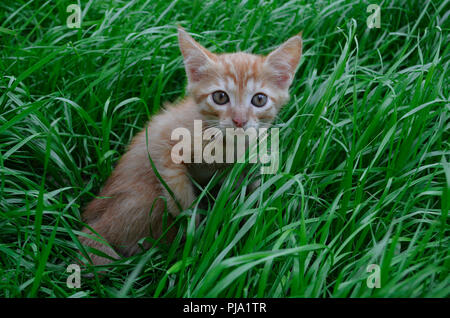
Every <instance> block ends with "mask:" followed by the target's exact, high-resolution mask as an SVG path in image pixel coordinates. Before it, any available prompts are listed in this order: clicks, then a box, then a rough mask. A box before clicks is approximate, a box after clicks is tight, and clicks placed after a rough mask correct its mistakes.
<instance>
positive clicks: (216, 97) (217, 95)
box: [212, 91, 230, 105]
mask: <svg viewBox="0 0 450 318" xmlns="http://www.w3.org/2000/svg"><path fill="white" fill-rule="evenodd" d="M212 98H213V101H214V103H216V104H217V105H223V104H226V103H228V101H229V100H230V99H229V98H228V95H227V93H225V92H224V91H217V92H214V93H213V94H212Z"/></svg>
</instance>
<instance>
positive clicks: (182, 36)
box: [178, 26, 216, 83]
mask: <svg viewBox="0 0 450 318" xmlns="http://www.w3.org/2000/svg"><path fill="white" fill-rule="evenodd" d="M178 42H179V45H180V50H181V53H182V54H183V58H184V65H185V67H186V73H187V76H188V79H189V83H193V82H198V81H200V80H202V79H205V77H207V76H208V72H207V70H208V67H209V66H211V65H212V64H213V63H214V60H215V59H216V57H215V55H214V54H213V53H211V52H209V51H208V50H207V49H205V48H204V47H203V46H201V45H200V44H199V43H197V42H196V41H195V40H194V39H193V38H192V37H191V36H190V35H189V34H188V33H187V32H186V31H185V30H184V29H183V28H182V27H181V26H178Z"/></svg>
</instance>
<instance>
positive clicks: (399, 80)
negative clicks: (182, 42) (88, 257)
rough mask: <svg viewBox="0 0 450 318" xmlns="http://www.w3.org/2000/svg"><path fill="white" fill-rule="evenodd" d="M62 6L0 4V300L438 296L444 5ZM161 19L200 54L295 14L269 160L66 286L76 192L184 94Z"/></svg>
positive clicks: (237, 43)
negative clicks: (175, 228)
mask: <svg viewBox="0 0 450 318" xmlns="http://www.w3.org/2000/svg"><path fill="white" fill-rule="evenodd" d="M372 2H374V3H378V4H381V25H380V28H368V26H367V24H366V20H367V18H368V17H369V15H370V14H372V13H371V12H367V7H368V6H369V4H371V3H372ZM71 3H75V0H74V1H43V0H42V1H25V0H17V1H2V2H0V57H1V58H0V71H1V73H0V296H1V297H117V296H119V297H124V296H126V297H153V296H155V297H216V296H220V297H449V295H450V279H449V267H450V258H449V243H450V242H449V220H448V217H447V215H448V210H449V205H450V203H449V202H450V200H449V199H450V194H449V188H450V163H449V162H450V157H449V155H450V149H449V126H450V123H449V110H450V106H449V81H448V79H449V75H450V72H449V54H450V51H449V46H448V43H449V33H448V31H449V23H448V18H449V11H448V10H449V7H450V6H449V1H447V0H443V1H438V0H436V1H419V0H418V1H408V0H386V1H383V2H380V1H351V0H348V1H347V0H345V1H344V0H342V1H310V2H309V1H295V0H293V1H252V0H249V1H213V0H205V1H195V0H194V1H192V0H179V1H172V2H169V1H162V0H161V1H156V0H147V1H144V0H143V1H138V0H134V1H133V0H132V1H125V0H123V1H119V0H110V1H92V0H91V1H82V3H81V9H82V14H83V18H82V23H81V28H80V29H69V28H68V27H67V26H66V20H67V17H68V16H69V15H70V13H67V12H66V8H67V6H68V5H69V4H71ZM177 24H180V25H182V26H183V27H184V28H185V29H186V30H187V31H189V32H190V33H191V34H192V35H193V36H194V38H196V39H197V40H198V41H199V42H200V43H202V44H203V45H205V46H206V47H208V48H209V49H211V50H212V51H214V52H232V51H237V50H242V51H249V52H253V53H258V54H266V53H268V52H270V51H271V50H272V49H274V48H275V47H276V46H277V45H279V44H281V43H282V42H283V41H285V40H286V39H287V38H289V37H290V36H292V35H295V34H297V33H298V32H299V31H301V30H303V36H304V55H303V57H302V62H301V64H300V67H299V70H298V72H297V76H296V79H295V81H294V83H293V85H292V87H291V95H292V98H291V101H290V102H289V103H288V104H287V105H286V106H285V107H284V109H283V111H282V112H281V114H280V116H279V119H278V120H277V122H276V126H277V127H279V128H280V140H281V142H280V150H281V153H282V158H281V166H280V169H279V171H278V173H277V174H275V175H266V176H265V177H264V180H263V183H262V186H261V187H260V188H259V189H258V190H257V191H256V192H254V193H253V194H251V195H245V189H246V187H247V184H248V180H247V181H245V182H244V183H243V184H242V185H241V186H240V187H238V188H237V189H236V188H235V187H233V182H234V180H235V179H236V175H237V174H238V173H239V172H240V169H241V168H242V167H241V166H236V167H235V168H234V169H233V171H232V172H231V175H230V176H229V177H228V178H227V181H226V182H225V183H224V185H223V186H222V187H221V189H220V192H219V194H218V195H217V197H211V196H209V195H208V189H209V188H206V189H204V190H203V191H202V196H203V197H205V198H206V199H207V201H208V202H209V204H210V205H209V208H208V209H207V210H201V209H200V208H198V207H196V206H194V207H193V209H192V210H189V211H185V212H184V213H182V215H181V216H180V217H179V219H177V223H178V224H179V225H180V230H179V235H178V237H177V239H176V240H175V242H174V243H173V244H172V245H164V244H163V243H159V244H157V245H156V246H155V247H153V248H151V249H150V250H148V251H144V252H142V253H140V254H138V255H136V256H133V257H131V258H127V259H123V260H120V261H117V262H115V263H113V264H111V265H109V266H107V267H105V268H102V270H104V271H106V272H107V273H106V275H105V274H104V275H103V276H98V275H97V274H96V275H95V277H94V278H86V277H84V276H83V277H82V278H81V288H78V289H70V288H68V287H67V286H66V280H67V278H68V275H69V273H67V272H66V268H67V266H68V265H69V264H71V263H74V262H75V261H74V258H75V257H76V255H77V253H78V250H79V249H80V243H79V242H78V240H77V238H76V237H77V234H78V233H79V231H80V229H81V227H82V223H81V221H80V214H81V212H82V210H83V207H84V206H85V205H86V204H87V202H88V201H90V200H91V199H92V198H93V197H94V196H95V195H96V194H97V193H98V191H99V189H100V188H101V186H102V184H103V183H104V182H105V181H106V179H107V177H108V175H109V174H110V173H111V171H112V169H113V168H114V165H115V164H116V163H117V161H118V159H119V158H120V156H121V154H123V152H124V150H125V148H126V145H127V144H128V143H129V142H130V140H131V138H132V137H133V136H134V135H135V134H136V133H137V132H138V131H139V130H140V129H141V128H142V127H143V126H144V124H145V122H146V121H147V120H148V118H149V116H152V115H153V114H155V113H156V112H158V111H159V110H160V109H161V108H162V107H164V106H163V105H164V103H165V102H166V101H175V100H177V99H178V98H179V97H182V96H183V95H184V93H185V84H186V77H185V73H184V68H183V64H182V58H181V54H180V52H179V49H178V44H177V37H176V26H177ZM194 212H195V213H203V214H206V215H207V217H206V218H204V220H203V221H202V223H201V224H200V226H199V227H198V228H194V226H193V222H192V221H193V217H192V216H193V213H194ZM183 234H185V236H186V237H185V242H181V240H182V236H183ZM370 264H375V265H378V266H379V267H376V268H379V270H380V271H379V272H380V275H381V280H380V288H369V286H368V284H367V280H368V278H369V276H370V275H372V272H368V271H367V267H368V266H369V265H370ZM90 270H91V271H92V270H93V269H92V268H91V269H90ZM375 274H376V271H375ZM369 281H370V279H369Z"/></svg>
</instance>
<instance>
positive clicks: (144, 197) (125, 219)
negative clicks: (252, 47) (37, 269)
mask: <svg viewBox="0 0 450 318" xmlns="http://www.w3.org/2000/svg"><path fill="white" fill-rule="evenodd" d="M178 40H179V46H180V49H181V53H182V55H183V57H184V64H185V69H186V73H187V77H188V86H187V92H188V95H187V97H186V98H185V99H184V100H182V101H181V102H179V103H177V104H176V105H170V106H166V109H165V110H164V111H162V112H161V113H160V114H158V115H156V116H154V117H153V118H152V119H151V121H150V122H149V123H148V124H147V126H146V127H145V128H144V129H143V130H142V131H141V132H140V133H139V134H138V135H137V136H136V137H134V139H133V141H132V142H131V145H130V146H129V149H128V151H127V152H126V153H125V154H124V155H123V157H122V158H121V159H120V161H119V163H118V165H117V167H116V168H115V170H114V171H113V173H112V175H111V176H110V177H109V179H108V180H107V182H106V184H105V186H104V187H103V189H102V191H101V193H100V195H99V196H100V197H101V198H100V197H98V198H95V199H94V200H93V201H92V202H90V203H89V205H88V206H87V208H86V210H85V212H84V213H83V219H84V222H86V224H88V225H89V227H91V228H92V229H94V230H95V231H96V232H98V233H99V234H100V235H101V236H102V237H103V238H104V239H106V241H107V242H108V243H109V244H110V246H112V247H114V248H115V249H116V250H117V251H118V252H119V253H120V254H121V255H123V256H130V255H133V254H135V253H137V252H138V251H139V250H140V247H139V246H138V244H137V243H138V241H139V240H140V239H142V238H144V237H148V236H150V235H151V236H152V237H153V238H155V239H157V238H159V237H160V236H161V235H162V234H163V232H164V229H163V215H164V209H165V205H166V203H165V202H164V200H161V199H160V198H159V199H158V197H160V196H163V197H165V198H166V201H167V211H168V212H169V213H168V214H169V217H168V224H170V223H171V222H173V220H174V218H175V217H176V216H177V215H178V214H179V213H180V209H179V207H178V205H177V204H176V202H175V201H174V200H173V199H172V197H171V196H170V194H169V193H168V191H167V190H166V188H165V187H164V186H163V185H162V184H161V183H160V181H159V179H158V177H157V176H156V175H155V173H154V171H153V169H152V167H151V164H150V161H149V155H150V157H151V159H152V160H153V162H154V165H155V167H156V169H157V171H158V172H159V174H160V176H161V178H162V179H163V180H164V181H165V182H166V184H167V185H168V186H169V187H170V189H171V190H172V192H173V194H174V195H175V198H176V199H177V201H178V203H179V204H180V206H181V209H183V210H185V209H188V208H189V207H190V206H191V204H192V203H193V202H194V200H195V199H196V197H195V194H194V187H193V185H192V183H191V181H190V178H189V176H191V177H192V178H193V179H194V180H199V181H202V183H204V181H206V180H208V179H209V178H210V177H211V176H212V175H213V173H214V172H215V171H216V170H217V169H222V168H223V166H225V165H226V164H223V165H221V164H217V163H214V164H209V165H208V164H205V163H203V164H195V163H185V162H181V163H175V162H174V160H172V158H171V151H172V147H173V146H174V145H175V144H176V143H177V142H178V141H177V140H172V139H171V134H172V131H173V130H174V129H176V128H179V127H183V128H186V129H188V130H189V131H190V132H192V131H193V127H194V120H202V123H203V126H204V127H203V128H207V127H209V126H214V127H218V128H220V129H222V130H224V129H225V128H227V127H240V128H243V129H247V128H250V127H254V128H256V129H257V128H258V127H267V126H268V125H270V124H271V123H272V121H273V120H274V119H275V117H276V115H277V113H278V112H279V110H280V108H281V106H282V105H283V104H285V103H286V102H287V100H288V98H289V92H288V90H289V86H290V85H291V83H292V80H293V77H294V75H295V71H296V68H297V66H298V63H299V61H300V57H301V53H302V37H301V34H299V35H296V36H294V37H292V38H290V39H288V40H287V41H286V42H285V43H284V44H282V45H281V46H280V47H279V48H277V49H276V50H275V51H273V52H271V53H270V54H269V55H268V56H259V55H253V54H248V53H243V52H239V53H232V54H213V53H211V52H209V51H208V50H207V49H206V48H204V47H202V46H201V45H200V44H199V43H197V42H196V41H195V40H194V39H193V38H192V37H191V36H190V35H189V34H188V33H187V32H186V31H184V29H182V28H181V27H179V28H178ZM147 137H148V139H147ZM150 211H152V213H150ZM83 232H84V233H86V234H89V236H90V235H93V233H92V232H91V231H90V230H89V229H88V228H84V229H83ZM175 234H176V230H175V229H174V228H172V229H171V230H169V232H168V233H167V237H166V241H168V242H170V241H171V240H173V239H174V236H175ZM80 241H81V243H82V244H84V245H87V246H90V247H93V248H95V249H98V250H100V251H102V252H103V253H105V254H107V255H109V256H111V258H113V259H118V258H120V256H119V255H118V253H117V252H116V251H115V250H114V249H113V248H111V247H109V246H108V245H105V244H104V243H102V242H98V241H97V240H93V239H91V238H88V237H87V235H83V236H80ZM144 247H146V248H148V247H149V244H144ZM90 258H91V260H92V262H93V263H94V264H96V265H102V264H107V263H109V262H111V260H110V259H109V258H106V257H101V256H99V255H94V254H92V253H90Z"/></svg>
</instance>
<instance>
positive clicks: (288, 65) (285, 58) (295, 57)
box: [264, 32, 303, 88]
mask: <svg viewBox="0 0 450 318" xmlns="http://www.w3.org/2000/svg"><path fill="white" fill-rule="evenodd" d="M302 46H303V40H302V32H300V33H299V34H297V35H295V36H293V37H291V38H290V39H289V40H287V41H286V42H284V43H283V44H282V45H281V46H280V47H278V48H277V49H276V50H275V51H272V52H271V53H270V54H269V55H268V56H267V57H266V60H265V62H264V65H265V66H266V67H267V68H268V70H267V71H268V73H269V75H270V77H271V79H272V80H273V81H274V82H275V84H276V85H278V86H279V87H280V88H288V87H289V86H290V85H291V83H292V80H293V78H294V75H295V71H296V70H297V66H298V63H299V62H300V57H301V56H302Z"/></svg>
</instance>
